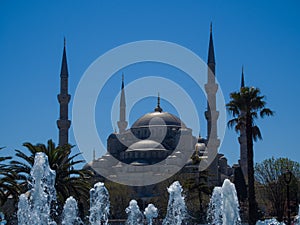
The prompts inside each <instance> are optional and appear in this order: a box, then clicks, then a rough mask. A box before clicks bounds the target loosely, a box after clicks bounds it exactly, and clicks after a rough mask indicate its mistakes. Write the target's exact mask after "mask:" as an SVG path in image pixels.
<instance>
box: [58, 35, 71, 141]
mask: <svg viewBox="0 0 300 225" xmlns="http://www.w3.org/2000/svg"><path fill="white" fill-rule="evenodd" d="M68 77H69V73H68V64H67V54H66V39H65V38H64V50H63V57H62V63H61V72H60V94H59V95H58V96H57V98H58V102H59V107H60V112H59V120H57V127H58V129H59V141H58V142H59V146H64V145H66V144H68V143H69V128H70V126H71V121H70V120H69V119H68V111H69V109H68V105H69V102H70V99H71V95H69V93H68Z"/></svg>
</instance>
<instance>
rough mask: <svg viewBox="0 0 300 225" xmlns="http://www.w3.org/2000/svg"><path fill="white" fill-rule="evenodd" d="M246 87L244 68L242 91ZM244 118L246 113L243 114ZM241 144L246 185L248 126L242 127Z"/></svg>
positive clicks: (240, 161)
mask: <svg viewBox="0 0 300 225" xmlns="http://www.w3.org/2000/svg"><path fill="white" fill-rule="evenodd" d="M243 87H245V80H244V67H242V78H241V89H242V88H243ZM241 114H242V116H243V115H244V114H245V112H241ZM238 140H239V143H240V160H239V164H240V167H241V169H242V171H243V174H244V178H245V181H246V183H248V160H247V135H246V126H242V127H241V129H240V136H239V138H238Z"/></svg>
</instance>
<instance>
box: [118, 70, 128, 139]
mask: <svg viewBox="0 0 300 225" xmlns="http://www.w3.org/2000/svg"><path fill="white" fill-rule="evenodd" d="M127 125H128V122H127V121H126V100H125V90H124V73H122V85H121V98H120V120H119V121H118V127H119V133H124V132H125V129H126V127H127Z"/></svg>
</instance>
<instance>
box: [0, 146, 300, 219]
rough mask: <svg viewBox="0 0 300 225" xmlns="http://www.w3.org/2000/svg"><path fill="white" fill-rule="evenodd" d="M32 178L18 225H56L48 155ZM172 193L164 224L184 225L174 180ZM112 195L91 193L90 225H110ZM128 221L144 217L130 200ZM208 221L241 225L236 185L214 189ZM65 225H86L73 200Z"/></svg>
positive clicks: (150, 210)
mask: <svg viewBox="0 0 300 225" xmlns="http://www.w3.org/2000/svg"><path fill="white" fill-rule="evenodd" d="M30 175H31V179H30V182H29V185H30V187H31V189H30V190H29V191H28V192H27V193H25V194H21V195H20V197H19V203H18V212H17V216H18V224H19V225H32V224H39V225H56V222H55V221H53V219H52V218H51V216H50V215H51V213H53V212H54V211H51V210H52V207H51V206H54V205H53V203H55V201H56V191H55V188H54V184H55V176H56V175H55V171H53V170H51V169H50V167H49V163H48V158H47V156H46V155H45V154H44V153H42V152H39V153H37V154H36V155H35V159H34V165H33V167H32V170H31V172H30ZM167 190H168V192H169V202H168V209H167V214H166V217H165V219H164V220H163V223H162V224H163V225H181V224H182V223H184V222H185V220H186V219H187V208H186V205H185V201H184V197H183V196H182V190H183V189H182V187H181V185H180V183H179V182H178V181H175V182H174V183H173V184H172V185H170V187H169V188H168V189H167ZM109 207H110V202H109V193H108V191H107V189H106V188H105V186H104V184H103V183H101V182H99V183H96V184H95V185H94V188H92V189H91V190H90V216H89V222H90V224H91V225H99V224H100V225H108V215H109ZM125 211H126V213H127V214H128V219H127V221H126V224H127V225H142V224H143V222H144V221H143V220H144V216H143V214H142V213H141V211H140V209H139V206H138V204H137V201H136V200H131V201H130V203H129V206H128V207H127V208H126V210H125ZM144 215H145V217H146V219H147V223H148V224H149V225H152V224H153V221H152V220H153V218H156V217H157V216H158V212H157V208H156V207H155V206H154V205H153V204H149V205H148V206H147V207H146V209H145V211H144ZM299 216H300V206H299V213H298V216H297V217H296V223H295V225H300V217H299ZM207 219H208V221H209V224H214V225H228V224H230V225H240V224H241V219H240V216H239V204H238V199H237V195H236V190H235V186H234V184H232V183H231V182H230V181H229V180H227V179H226V180H225V181H224V183H223V185H222V187H215V188H214V191H213V194H212V197H211V201H210V204H209V210H208V215H207ZM1 224H3V225H4V224H6V220H5V219H4V216H3V214H1V213H0V225H1ZM62 224H63V225H79V224H83V223H82V221H81V219H80V218H79V217H78V207H77V202H76V200H75V199H74V198H73V197H69V198H68V199H67V200H66V203H65V205H64V209H63V219H62ZM257 225H284V223H279V222H278V221H277V220H276V219H268V220H265V221H258V222H257Z"/></svg>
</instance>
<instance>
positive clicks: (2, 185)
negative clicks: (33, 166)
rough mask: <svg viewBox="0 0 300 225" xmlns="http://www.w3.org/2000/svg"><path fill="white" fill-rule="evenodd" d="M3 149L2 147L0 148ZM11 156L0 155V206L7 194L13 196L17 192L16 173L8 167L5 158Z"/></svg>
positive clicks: (9, 158) (8, 158) (7, 158)
mask: <svg viewBox="0 0 300 225" xmlns="http://www.w3.org/2000/svg"><path fill="white" fill-rule="evenodd" d="M0 150H3V148H0ZM11 159H12V157H10V156H4V157H2V156H1V157H0V206H2V205H3V204H4V203H5V202H6V200H7V197H8V196H9V195H13V196H15V197H17V196H18V194H19V187H18V185H17V183H16V174H15V173H14V171H12V170H10V169H9V164H8V163H7V160H11Z"/></svg>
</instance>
